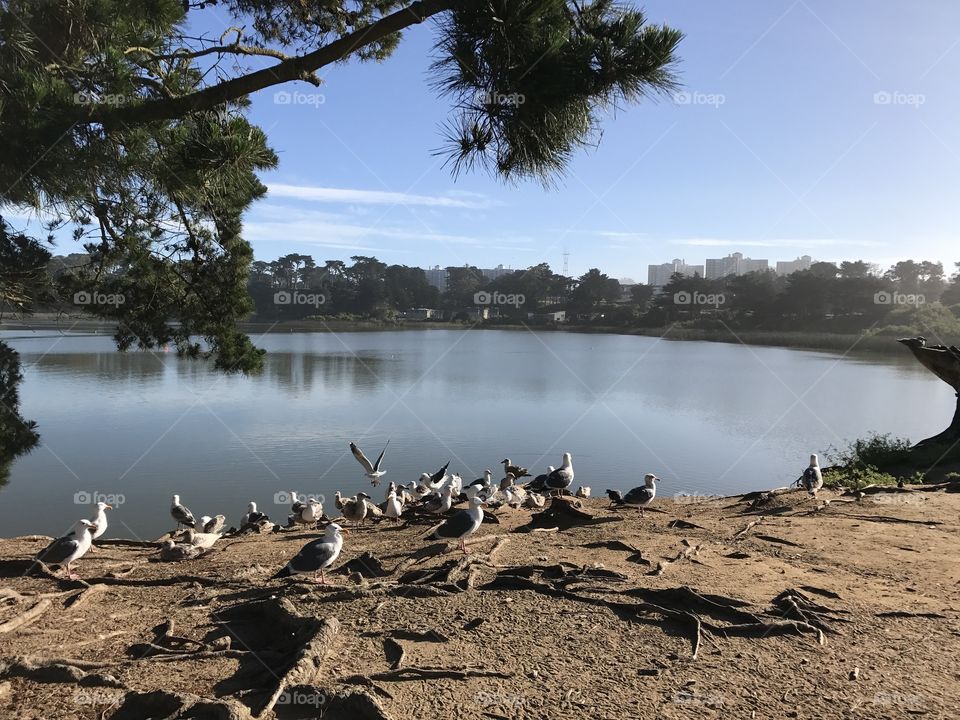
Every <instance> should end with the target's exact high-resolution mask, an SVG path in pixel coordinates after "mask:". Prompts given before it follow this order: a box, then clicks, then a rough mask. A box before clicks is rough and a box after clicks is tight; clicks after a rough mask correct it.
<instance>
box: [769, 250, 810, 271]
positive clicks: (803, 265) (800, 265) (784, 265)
mask: <svg viewBox="0 0 960 720" xmlns="http://www.w3.org/2000/svg"><path fill="white" fill-rule="evenodd" d="M812 264H813V258H812V257H810V256H809V255H802V256H800V257H798V258H797V259H796V260H781V261H778V262H777V275H789V274H790V273H795V272H797V271H799V270H809V269H810V266H811V265H812Z"/></svg>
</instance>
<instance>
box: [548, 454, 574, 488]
mask: <svg viewBox="0 0 960 720" xmlns="http://www.w3.org/2000/svg"><path fill="white" fill-rule="evenodd" d="M572 482H573V456H572V455H571V454H570V453H564V454H563V462H562V463H561V464H560V467H559V468H557V469H556V470H554V471H553V472H551V473H550V474H549V475H547V481H546V483H545V485H546V487H547V488H548V489H549V490H556V491H557V493H559V494H562V493H563V491H564V490H566V489H567V488H568V487H570V483H572Z"/></svg>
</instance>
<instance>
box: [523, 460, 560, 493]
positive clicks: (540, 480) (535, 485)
mask: <svg viewBox="0 0 960 720" xmlns="http://www.w3.org/2000/svg"><path fill="white" fill-rule="evenodd" d="M553 471H554V467H553V465H547V472H545V473H544V474H543V475H537V476H536V477H535V478H534V479H533V480H531V481H530V482H528V483H527V490H543V488H544V487H545V486H546V484H547V478H548V477H550V473H552V472H553Z"/></svg>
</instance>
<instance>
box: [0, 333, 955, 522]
mask: <svg viewBox="0 0 960 720" xmlns="http://www.w3.org/2000/svg"><path fill="white" fill-rule="evenodd" d="M2 335H3V337H5V338H6V339H9V340H10V342H11V343H12V344H13V345H14V347H16V348H17V349H18V350H19V351H20V353H21V355H22V360H23V363H24V367H25V375H26V379H25V382H24V387H23V391H22V400H23V409H24V415H25V416H26V417H28V418H32V419H35V420H37V421H38V422H39V423H40V429H41V431H42V434H43V444H42V446H41V447H38V448H37V449H35V450H34V451H33V453H32V454H30V455H29V456H27V457H24V458H22V459H21V460H19V461H18V462H17V463H16V465H15V466H14V468H13V471H12V474H11V477H10V481H9V483H8V485H7V486H6V487H4V488H2V489H0V527H2V528H3V534H4V535H17V534H27V533H44V534H56V533H60V532H62V531H63V530H64V529H66V528H67V527H68V526H70V525H71V524H72V523H73V522H74V521H75V520H76V519H78V518H80V517H87V516H89V515H90V512H89V510H88V507H87V506H84V505H82V504H75V502H74V500H75V495H76V496H77V499H78V500H79V501H81V502H82V501H84V499H85V497H84V495H83V493H87V494H90V495H92V494H94V493H104V494H111V495H122V496H123V498H122V499H123V501H124V502H123V503H122V504H120V505H118V507H117V509H116V510H115V511H114V512H113V513H112V514H111V527H110V530H109V531H108V536H122V537H139V538H144V539H149V538H154V537H157V536H159V535H160V534H162V533H163V532H165V531H166V530H168V529H169V528H170V526H171V520H170V517H169V515H168V512H167V508H168V505H169V498H170V495H171V494H172V493H175V492H176V493H179V494H180V495H181V496H182V499H183V501H184V503H185V504H186V505H187V506H188V507H190V508H191V509H192V510H193V512H194V514H195V515H197V516H198V517H199V516H200V515H202V514H211V515H212V514H216V513H224V514H226V515H227V516H228V518H229V520H230V522H232V523H236V522H237V520H238V518H239V516H240V515H241V514H242V512H243V511H244V509H245V506H246V503H247V501H248V500H251V499H252V500H256V501H258V503H259V504H260V507H261V509H262V510H265V511H266V512H268V513H270V514H271V515H274V516H275V517H284V518H285V516H286V510H287V508H288V505H284V506H280V505H277V504H274V495H275V493H277V492H279V491H288V490H296V491H300V492H305V493H322V494H324V495H326V496H327V497H328V498H331V502H332V495H333V491H334V490H336V489H340V490H342V491H344V492H349V493H350V494H353V493H354V492H356V491H357V490H359V489H361V488H364V487H366V489H368V490H369V489H370V487H369V482H368V481H366V480H365V479H364V478H363V477H362V476H361V472H360V467H359V465H358V464H357V463H356V461H355V460H354V459H353V457H352V456H351V455H350V454H349V450H348V447H347V445H348V442H349V441H350V440H357V442H358V443H359V444H360V446H361V447H362V448H364V450H365V451H366V452H367V454H368V455H371V456H374V457H375V456H376V454H377V453H378V452H379V450H380V448H381V447H382V446H383V443H384V442H385V441H386V440H387V438H390V439H391V444H390V448H389V450H388V452H387V456H386V463H385V465H386V467H387V469H388V475H387V478H386V479H387V480H391V479H392V480H397V481H401V482H406V481H409V480H412V479H415V478H417V477H418V476H419V474H420V472H422V471H431V472H432V471H434V470H436V469H437V468H438V467H439V466H440V465H442V464H443V463H444V462H446V461H447V460H450V461H452V462H451V465H450V468H451V470H455V471H458V472H460V473H462V474H463V476H464V477H465V478H469V479H472V478H476V477H479V476H480V475H481V473H482V471H483V469H484V468H487V467H489V468H491V469H493V470H494V471H495V473H497V472H499V467H498V465H497V461H499V460H500V459H502V458H503V457H504V456H509V457H510V458H511V459H512V460H513V461H514V462H516V463H519V464H522V465H526V466H528V467H530V468H531V469H532V470H536V471H543V470H544V469H545V467H546V466H547V465H548V464H554V465H558V464H559V460H560V455H561V453H562V452H564V451H569V452H572V453H573V457H574V465H575V469H576V472H577V480H576V484H580V483H581V482H582V483H583V484H586V485H590V486H592V488H593V490H594V493H599V492H602V491H603V490H604V489H605V488H608V487H615V488H630V487H633V486H635V485H637V484H638V483H639V481H640V478H642V476H643V473H644V472H654V473H656V474H657V475H660V476H661V477H663V478H664V483H663V485H662V486H661V492H663V493H664V494H675V493H679V492H685V493H693V494H707V493H724V494H726V493H733V492H736V491H742V490H748V489H757V488H764V487H771V486H777V485H782V484H787V483H789V482H791V481H792V480H793V479H795V478H796V477H797V476H798V474H799V472H800V471H801V470H802V468H803V467H804V466H805V464H806V461H807V455H808V454H809V453H810V452H811V451H823V450H825V449H826V448H828V447H829V446H831V445H833V446H836V445H841V444H844V443H845V441H846V440H850V439H853V438H855V437H858V436H864V435H866V434H867V433H869V432H870V431H880V432H890V433H893V434H895V435H900V436H904V437H910V438H913V439H915V440H916V439H919V438H922V437H925V436H927V435H931V434H933V433H935V432H937V431H939V430H941V429H942V428H943V427H944V426H945V425H946V424H947V423H948V421H949V419H950V417H951V415H952V412H953V402H954V400H953V396H952V393H950V392H949V391H948V390H947V388H946V387H945V386H944V384H943V383H942V382H940V381H939V380H937V379H935V378H934V377H933V376H932V375H930V374H929V373H928V372H927V371H926V370H924V369H922V368H921V367H920V366H919V364H917V363H916V362H915V361H914V360H913V359H912V357H910V356H909V354H908V353H907V352H906V351H905V350H904V351H903V352H902V353H900V354H893V355H891V356H889V357H881V358H878V357H876V356H868V357H862V356H861V357H845V358H844V357H841V356H840V355H839V354H829V353H819V352H807V351H794V350H786V349H779V348H759V347H753V348H748V347H744V346H740V345H727V344H715V343H692V342H682V343H681V342H670V341H658V340H656V339H653V338H643V337H628V336H620V335H581V334H564V333H542V334H534V333H530V332H509V331H490V330H487V331H479V330H474V331H460V330H449V331H448V330H429V331H405V332H376V333H347V334H340V335H334V334H312V333H294V334H275V335H268V336H265V337H262V338H260V339H259V340H258V342H259V343H260V344H261V345H262V346H263V347H266V348H267V349H268V350H269V355H268V357H267V362H266V367H265V370H264V372H263V374H262V375H260V376H258V377H253V378H245V377H238V376H224V375H220V374H216V373H212V372H209V371H207V370H206V369H205V367H204V365H202V364H200V363H195V362H189V361H181V360H178V359H177V358H176V356H175V354H173V353H169V354H163V353H161V354H152V353H140V352H136V353H130V354H126V355H123V354H120V353H118V352H116V350H115V349H114V347H113V345H112V342H111V340H110V339H109V338H107V337H95V336H66V335H57V334H52V333H50V332H36V333H28V332H23V331H9V332H5V333H2ZM496 477H500V475H499V474H497V475H496ZM78 493H80V495H77V494H78ZM375 498H376V500H377V501H379V500H380V499H382V491H379V490H378V491H377V492H376V493H375Z"/></svg>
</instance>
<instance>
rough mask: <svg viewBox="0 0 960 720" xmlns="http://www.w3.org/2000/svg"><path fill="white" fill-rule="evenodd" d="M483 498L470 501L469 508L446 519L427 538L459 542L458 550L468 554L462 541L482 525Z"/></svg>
mask: <svg viewBox="0 0 960 720" xmlns="http://www.w3.org/2000/svg"><path fill="white" fill-rule="evenodd" d="M483 503H484V501H483V498H479V497H475V498H473V499H471V500H470V507H469V508H467V509H466V510H461V511H459V512H458V513H455V514H454V515H452V516H451V517H449V518H447V519H446V520H445V521H444V522H443V524H442V525H441V526H440V527H438V528H437V529H436V530H435V531H434V532H433V533H432V534H431V535H430V536H429V537H431V538H433V539H436V540H454V539H456V540H459V541H460V549H461V550H463V552H464V553H469V552H470V551H469V550H467V546H466V545H464V544H463V541H464V540H465V539H466V538H467V537H468V536H469V535H473V533H475V532H476V531H477V528H479V527H480V525H481V524H483Z"/></svg>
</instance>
